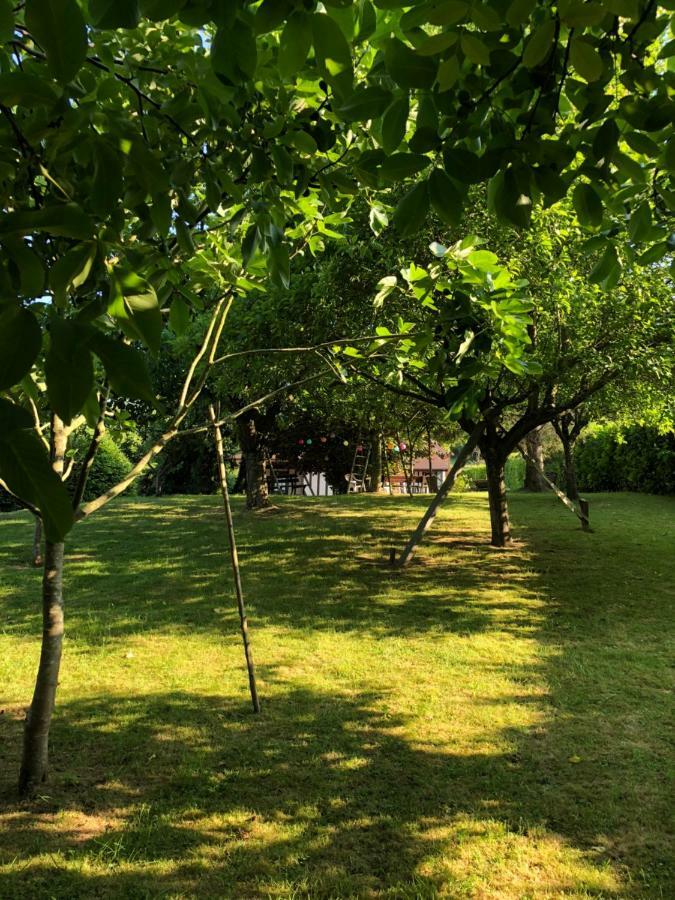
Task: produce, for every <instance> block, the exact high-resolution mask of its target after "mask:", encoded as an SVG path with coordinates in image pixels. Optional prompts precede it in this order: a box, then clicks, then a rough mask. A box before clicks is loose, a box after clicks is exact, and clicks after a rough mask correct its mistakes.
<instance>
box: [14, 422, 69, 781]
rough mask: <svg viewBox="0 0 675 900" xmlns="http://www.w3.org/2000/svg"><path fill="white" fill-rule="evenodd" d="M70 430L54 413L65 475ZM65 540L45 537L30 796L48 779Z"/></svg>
mask: <svg viewBox="0 0 675 900" xmlns="http://www.w3.org/2000/svg"><path fill="white" fill-rule="evenodd" d="M67 449H68V433H67V431H66V429H65V427H64V424H63V422H62V421H61V419H60V418H59V417H58V416H57V415H56V414H55V413H53V414H52V421H51V448H50V456H51V462H52V468H53V469H54V471H55V472H56V474H57V475H58V476H59V478H62V477H63V467H64V462H65V458H66V450H67ZM63 550H64V544H63V541H61V542H59V543H54V542H52V541H49V540H45V552H44V568H43V575H42V648H41V650H40V664H39V666H38V671H37V677H36V679H35V690H34V692H33V699H32V701H31V704H30V708H29V710H28V713H27V715H26V722H25V725H24V731H23V754H22V757H21V769H20V771H19V794H20V795H21V796H22V797H30V796H31V795H32V794H33V793H35V791H36V790H37V788H38V786H39V785H40V784H41V783H42V782H43V781H45V780H46V778H47V766H48V762H49V726H50V725H51V721H52V713H53V712H54V703H55V701H56V687H57V685H58V683H59V669H60V667H61V650H62V647H63Z"/></svg>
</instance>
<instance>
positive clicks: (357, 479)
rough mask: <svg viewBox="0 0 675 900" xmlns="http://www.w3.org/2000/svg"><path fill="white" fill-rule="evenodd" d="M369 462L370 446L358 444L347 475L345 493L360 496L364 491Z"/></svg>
mask: <svg viewBox="0 0 675 900" xmlns="http://www.w3.org/2000/svg"><path fill="white" fill-rule="evenodd" d="M369 460H370V444H363V443H358V444H357V445H356V449H355V450H354V459H353V460H352V470H351V472H350V473H349V483H348V486H347V493H349V494H360V493H362V492H363V491H365V489H366V481H367V475H366V473H367V471H368V462H369Z"/></svg>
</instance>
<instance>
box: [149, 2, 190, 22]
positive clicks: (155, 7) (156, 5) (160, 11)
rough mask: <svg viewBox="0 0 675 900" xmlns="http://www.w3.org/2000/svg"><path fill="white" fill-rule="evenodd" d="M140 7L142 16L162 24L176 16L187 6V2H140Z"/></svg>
mask: <svg viewBox="0 0 675 900" xmlns="http://www.w3.org/2000/svg"><path fill="white" fill-rule="evenodd" d="M138 5H139V8H140V11H141V15H142V16H144V17H145V18H147V19H151V20H152V21H153V22H160V21H161V20H162V19H170V18H171V16H174V15H175V14H176V13H177V12H178V11H179V10H180V9H181V7H183V6H185V0H139V3H138Z"/></svg>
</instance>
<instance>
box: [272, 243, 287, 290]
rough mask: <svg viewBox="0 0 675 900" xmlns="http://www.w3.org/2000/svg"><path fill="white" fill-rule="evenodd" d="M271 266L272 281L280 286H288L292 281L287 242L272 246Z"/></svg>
mask: <svg viewBox="0 0 675 900" xmlns="http://www.w3.org/2000/svg"><path fill="white" fill-rule="evenodd" d="M269 267H270V275H271V277H272V281H273V282H274V283H275V284H276V285H278V286H279V287H283V288H287V287H288V286H289V285H290V283H291V262H290V257H289V254H288V247H287V246H286V244H283V243H279V244H276V245H275V246H273V247H270V252H269Z"/></svg>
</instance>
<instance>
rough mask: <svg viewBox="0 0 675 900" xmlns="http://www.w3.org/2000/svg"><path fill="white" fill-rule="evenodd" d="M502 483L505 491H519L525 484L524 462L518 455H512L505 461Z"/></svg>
mask: <svg viewBox="0 0 675 900" xmlns="http://www.w3.org/2000/svg"><path fill="white" fill-rule="evenodd" d="M504 481H505V483H506V490H507V491H519V490H521V489H522V487H523V485H524V484H525V460H524V459H523V457H522V456H521V455H520V453H514V454H513V456H509V458H508V459H507V460H506V465H505V466H504Z"/></svg>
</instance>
